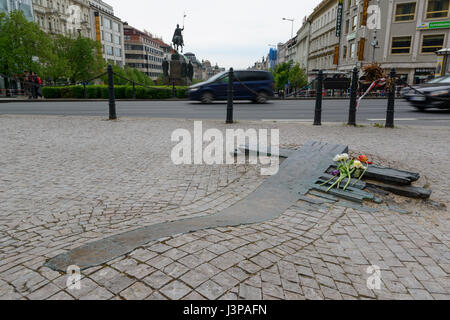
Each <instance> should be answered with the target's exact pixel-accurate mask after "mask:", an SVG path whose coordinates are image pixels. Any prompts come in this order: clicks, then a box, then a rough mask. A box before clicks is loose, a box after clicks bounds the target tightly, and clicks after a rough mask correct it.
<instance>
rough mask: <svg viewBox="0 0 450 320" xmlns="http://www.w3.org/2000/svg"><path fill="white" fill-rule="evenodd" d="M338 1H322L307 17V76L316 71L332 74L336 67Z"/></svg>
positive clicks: (337, 54) (337, 55) (337, 53)
mask: <svg viewBox="0 0 450 320" xmlns="http://www.w3.org/2000/svg"><path fill="white" fill-rule="evenodd" d="M338 4H339V0H324V1H322V2H321V3H320V4H319V5H318V6H317V7H316V8H315V9H314V11H313V13H312V14H311V15H310V17H309V22H310V35H309V39H310V40H309V48H308V49H309V50H308V69H307V71H308V75H309V76H314V75H315V74H316V70H319V69H321V70H324V71H326V72H334V71H336V70H337V67H338V60H339V59H338V58H339V52H338V48H339V37H338V36H337V35H336V18H337V13H338Z"/></svg>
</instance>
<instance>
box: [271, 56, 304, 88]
mask: <svg viewBox="0 0 450 320" xmlns="http://www.w3.org/2000/svg"><path fill="white" fill-rule="evenodd" d="M272 75H273V77H274V80H275V88H276V90H284V86H285V85H286V84H288V83H290V84H291V86H292V87H293V88H300V87H303V86H305V85H306V84H307V77H306V73H305V71H304V70H303V69H302V68H300V65H299V64H298V63H297V64H295V65H294V63H293V61H289V62H283V63H281V64H279V65H277V66H276V67H275V69H274V70H272Z"/></svg>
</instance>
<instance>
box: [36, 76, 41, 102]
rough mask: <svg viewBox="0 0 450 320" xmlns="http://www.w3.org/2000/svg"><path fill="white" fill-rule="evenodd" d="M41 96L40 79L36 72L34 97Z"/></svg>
mask: <svg viewBox="0 0 450 320" xmlns="http://www.w3.org/2000/svg"><path fill="white" fill-rule="evenodd" d="M39 97H41V98H42V79H41V77H39V76H38V75H37V74H36V99H38V98H39Z"/></svg>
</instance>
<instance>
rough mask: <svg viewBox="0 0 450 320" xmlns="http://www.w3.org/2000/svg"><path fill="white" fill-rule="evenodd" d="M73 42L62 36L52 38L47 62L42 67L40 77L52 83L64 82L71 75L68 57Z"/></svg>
mask: <svg viewBox="0 0 450 320" xmlns="http://www.w3.org/2000/svg"><path fill="white" fill-rule="evenodd" d="M73 42H74V40H73V39H71V38H68V37H65V36H63V35H56V36H54V37H53V38H52V50H51V53H50V55H49V59H48V61H47V62H46V63H45V64H43V66H42V77H43V78H44V79H50V80H52V81H54V82H56V81H58V80H63V81H64V82H66V81H67V80H68V79H69V78H70V77H71V75H72V72H71V70H70V69H69V67H68V66H69V65H70V63H69V56H68V52H69V51H70V48H71V46H72V45H73Z"/></svg>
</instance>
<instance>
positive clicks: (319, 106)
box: [314, 70, 323, 126]
mask: <svg viewBox="0 0 450 320" xmlns="http://www.w3.org/2000/svg"><path fill="white" fill-rule="evenodd" d="M322 87H323V71H322V70H319V74H318V75H317V92H316V110H315V113H314V125H315V126H321V125H322V93H323V91H322Z"/></svg>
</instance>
